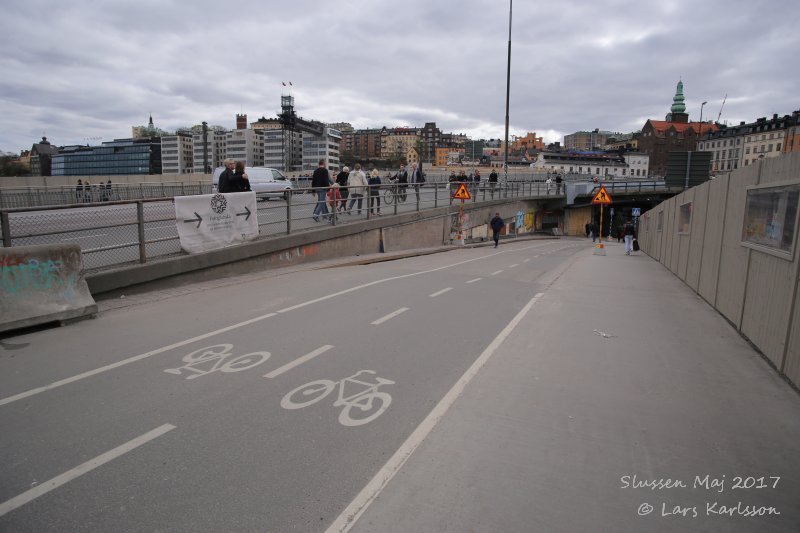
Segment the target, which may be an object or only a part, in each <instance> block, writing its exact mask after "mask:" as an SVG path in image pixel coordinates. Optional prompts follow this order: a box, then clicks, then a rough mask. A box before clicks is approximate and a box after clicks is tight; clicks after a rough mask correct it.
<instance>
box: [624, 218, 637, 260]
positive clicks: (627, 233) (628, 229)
mask: <svg viewBox="0 0 800 533" xmlns="http://www.w3.org/2000/svg"><path fill="white" fill-rule="evenodd" d="M623 238H624V239H625V255H631V252H632V251H633V239H635V238H636V229H635V228H634V226H633V222H626V223H625V226H624V229H623Z"/></svg>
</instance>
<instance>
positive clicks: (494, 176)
mask: <svg viewBox="0 0 800 533" xmlns="http://www.w3.org/2000/svg"><path fill="white" fill-rule="evenodd" d="M495 187H497V171H496V170H495V169H492V173H491V174H489V188H490V189H491V191H492V198H494V189H495Z"/></svg>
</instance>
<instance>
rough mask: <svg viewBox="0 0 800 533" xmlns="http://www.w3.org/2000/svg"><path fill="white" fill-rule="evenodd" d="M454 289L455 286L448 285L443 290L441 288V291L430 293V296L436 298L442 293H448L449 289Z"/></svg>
mask: <svg viewBox="0 0 800 533" xmlns="http://www.w3.org/2000/svg"><path fill="white" fill-rule="evenodd" d="M452 290H453V287H447V288H446V289H442V290H440V291H436V292H434V293H433V294H429V295H428V296H430V297H431V298H436V297H437V296H439V295H440V294H444V293H446V292H447V291H452Z"/></svg>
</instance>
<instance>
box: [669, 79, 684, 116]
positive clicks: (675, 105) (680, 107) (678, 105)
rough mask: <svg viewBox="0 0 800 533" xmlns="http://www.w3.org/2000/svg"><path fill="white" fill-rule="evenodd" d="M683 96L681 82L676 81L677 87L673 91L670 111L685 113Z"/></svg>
mask: <svg viewBox="0 0 800 533" xmlns="http://www.w3.org/2000/svg"><path fill="white" fill-rule="evenodd" d="M684 100H685V98H684V97H683V82H682V81H679V82H678V88H677V90H676V91H675V98H673V99H672V107H671V108H670V111H671V112H672V113H685V112H686V104H684V103H683V101H684Z"/></svg>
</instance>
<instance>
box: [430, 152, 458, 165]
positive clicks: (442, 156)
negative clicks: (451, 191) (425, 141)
mask: <svg viewBox="0 0 800 533" xmlns="http://www.w3.org/2000/svg"><path fill="white" fill-rule="evenodd" d="M463 157H464V149H463V148H437V149H436V159H435V160H434V165H435V166H437V167H446V166H447V165H454V164H457V163H458V162H459V161H460V160H461V159H462V158H463Z"/></svg>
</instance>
